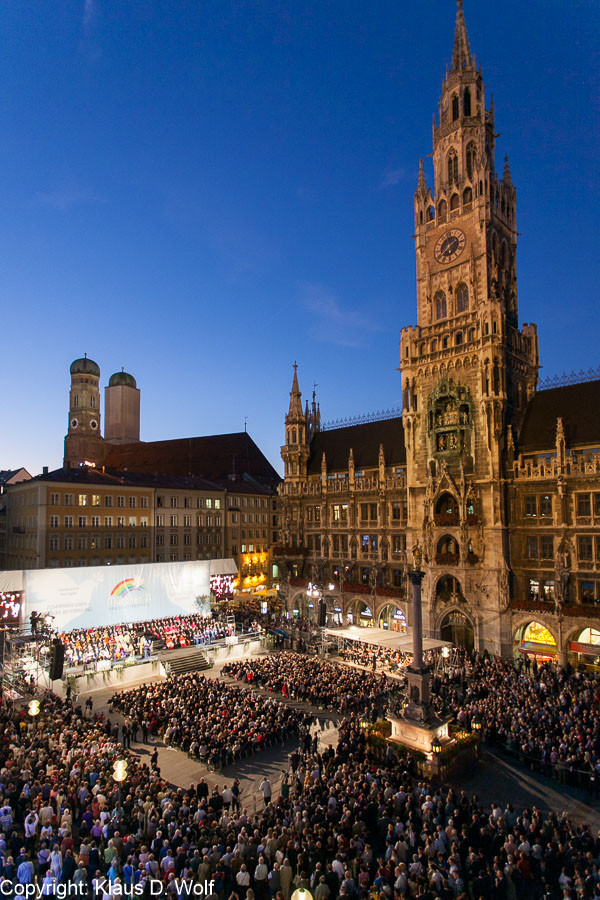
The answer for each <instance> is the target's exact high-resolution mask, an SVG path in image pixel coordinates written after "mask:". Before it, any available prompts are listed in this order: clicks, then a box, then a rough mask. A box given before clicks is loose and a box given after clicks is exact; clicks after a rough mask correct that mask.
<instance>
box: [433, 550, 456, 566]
mask: <svg viewBox="0 0 600 900" xmlns="http://www.w3.org/2000/svg"><path fill="white" fill-rule="evenodd" d="M435 561H436V564H437V565H438V566H457V565H458V561H459V556H458V553H436V555H435Z"/></svg>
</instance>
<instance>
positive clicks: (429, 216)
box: [427, 206, 435, 222]
mask: <svg viewBox="0 0 600 900" xmlns="http://www.w3.org/2000/svg"><path fill="white" fill-rule="evenodd" d="M433 219H435V209H434V208H433V206H429V207H428V209H427V221H428V222H432V221H433Z"/></svg>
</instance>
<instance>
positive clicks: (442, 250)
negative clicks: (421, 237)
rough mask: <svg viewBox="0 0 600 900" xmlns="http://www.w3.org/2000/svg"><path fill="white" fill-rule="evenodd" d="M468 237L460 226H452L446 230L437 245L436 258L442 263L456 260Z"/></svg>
mask: <svg viewBox="0 0 600 900" xmlns="http://www.w3.org/2000/svg"><path fill="white" fill-rule="evenodd" d="M466 243H467V239H466V237H465V233H464V231H461V230H460V228H451V229H450V230H449V231H446V232H444V234H443V235H442V236H441V238H440V239H439V240H438V241H437V243H436V245H435V250H434V254H435V258H436V259H437V261H438V262H440V263H449V262H454V260H455V259H458V257H459V256H460V254H461V253H462V252H463V250H464V249H465V244H466Z"/></svg>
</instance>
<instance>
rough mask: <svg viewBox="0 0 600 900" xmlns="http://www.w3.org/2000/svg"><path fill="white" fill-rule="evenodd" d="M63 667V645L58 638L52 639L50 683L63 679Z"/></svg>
mask: <svg viewBox="0 0 600 900" xmlns="http://www.w3.org/2000/svg"><path fill="white" fill-rule="evenodd" d="M64 665H65V645H64V644H63V642H62V641H59V639H58V638H54V640H53V641H52V645H51V647H50V681H56V680H57V679H59V678H62V677H63V668H64Z"/></svg>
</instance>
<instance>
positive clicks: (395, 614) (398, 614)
mask: <svg viewBox="0 0 600 900" xmlns="http://www.w3.org/2000/svg"><path fill="white" fill-rule="evenodd" d="M377 624H378V627H379V628H385V629H387V630H388V631H396V632H399V633H401V634H406V630H407V623H406V615H405V614H404V611H403V610H402V609H400V607H399V606H396V604H395V603H388V604H387V606H384V607H383V609H382V610H381V612H380V613H379V618H378V622H377Z"/></svg>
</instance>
